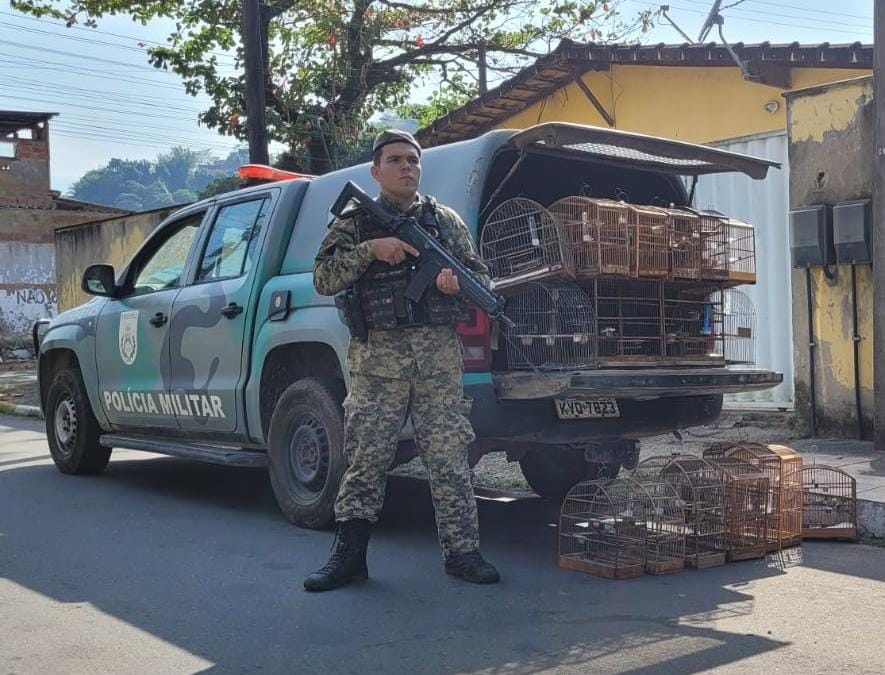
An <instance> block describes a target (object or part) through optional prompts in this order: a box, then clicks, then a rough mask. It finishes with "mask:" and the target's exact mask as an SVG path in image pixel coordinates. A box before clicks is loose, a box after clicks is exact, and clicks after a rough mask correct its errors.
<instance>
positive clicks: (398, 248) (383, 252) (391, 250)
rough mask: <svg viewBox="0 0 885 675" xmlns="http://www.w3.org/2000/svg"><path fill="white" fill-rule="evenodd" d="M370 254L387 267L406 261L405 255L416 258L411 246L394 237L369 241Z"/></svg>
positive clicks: (415, 252) (416, 252)
mask: <svg viewBox="0 0 885 675" xmlns="http://www.w3.org/2000/svg"><path fill="white" fill-rule="evenodd" d="M370 241H371V242H372V243H371V246H372V254H373V255H374V256H375V257H376V258H377V259H378V260H383V261H384V262H386V263H387V264H388V265H399V264H400V263H401V262H402V261H403V260H405V259H406V254H407V253H408V254H409V255H413V256H415V257H417V256H418V251H416V250H415V249H414V248H413V247H412V246H409V245H408V244H407V243H406V242H404V241H401V240H399V239H397V238H396V237H382V238H381V239H371V240H370Z"/></svg>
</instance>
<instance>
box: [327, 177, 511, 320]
mask: <svg viewBox="0 0 885 675" xmlns="http://www.w3.org/2000/svg"><path fill="white" fill-rule="evenodd" d="M350 202H355V203H356V204H357V205H358V206H359V207H360V208H361V209H362V210H363V211H365V212H366V213H368V214H369V215H370V216H372V218H374V219H375V220H376V222H378V224H380V225H381V226H382V227H384V228H385V229H387V230H389V231H390V233H391V234H392V235H395V236H396V237H398V238H399V239H401V240H402V241H404V242H406V243H407V244H410V245H411V246H413V247H414V248H415V249H417V250H418V252H419V253H420V255H419V256H418V258H417V260H416V262H415V265H416V267H417V268H418V270H417V274H416V275H415V277H414V278H413V279H412V282H411V283H410V284H409V287H408V289H407V290H406V297H408V298H409V300H412V301H413V302H414V301H417V300H419V299H420V298H421V295H422V294H423V293H424V291H425V290H426V289H427V287H428V286H429V285H430V284H431V283H433V282H434V281H435V280H436V276H437V275H438V274H439V271H440V270H442V269H445V268H448V269H451V270H452V272H453V273H454V274H455V276H457V277H458V283H459V285H460V287H461V293H462V294H463V296H464V297H465V298H467V299H468V300H469V301H470V302H472V303H473V304H474V305H476V306H477V307H479V308H480V309H481V310H483V311H484V312H485V313H486V314H488V315H489V316H490V317H491V318H492V319H496V320H499V321H502V322H503V323H505V324H507V325H508V326H510V325H512V322H511V321H510V319H509V318H508V317H507V316H505V315H504V304H505V301H504V298H503V297H501V296H500V295H498V294H497V293H494V292H493V291H491V290H490V289H489V288H487V287H486V286H485V284H483V283H482V281H481V280H480V279H479V278H477V276H476V274H475V273H474V272H473V271H472V270H470V269H468V268H467V267H466V266H465V265H464V264H463V263H462V262H461V261H460V260H458V259H457V258H456V257H455V256H453V255H452V254H451V253H449V252H448V251H447V250H446V249H445V248H443V247H442V246H441V245H440V244H439V242H438V241H437V240H436V239H434V238H433V237H432V236H431V235H430V233H428V232H427V231H426V230H424V228H422V227H421V226H420V225H419V224H418V221H417V220H415V219H414V218H412V217H409V216H406V215H403V214H400V213H392V212H391V211H388V210H387V209H386V208H384V207H383V206H382V205H381V204H379V203H378V202H377V201H375V200H374V199H372V198H371V197H370V196H369V195H368V194H366V193H365V192H364V191H363V190H362V189H361V188H360V187H359V186H358V185H356V184H355V183H353V182H352V181H347V184H346V185H345V186H344V189H342V190H341V194H339V195H338V198H337V199H336V200H335V203H334V204H333V205H332V209H331V212H332V215H333V216H336V217H341V216H342V215H346V213H345V209H346V208H347V205H348V204H349V203H350Z"/></svg>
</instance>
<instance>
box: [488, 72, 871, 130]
mask: <svg viewBox="0 0 885 675" xmlns="http://www.w3.org/2000/svg"><path fill="white" fill-rule="evenodd" d="M868 74H870V71H869V70H843V69H825V68H796V69H794V70H793V74H792V75H793V87H794V88H795V89H799V88H803V87H809V86H812V85H816V84H822V83H826V82H834V81H837V80H844V79H847V78H852V77H858V76H860V75H868ZM583 80H584V82H585V83H586V84H587V86H588V87H589V88H590V90H591V91H592V92H593V93H594V94H595V95H596V97H597V98H598V99H599V100H600V102H602V104H603V106H604V107H605V109H606V110H607V111H608V112H609V114H611V115H612V116H613V117H614V118H615V122H616V127H617V128H618V129H624V130H627V131H635V132H640V133H646V134H651V135H656V136H665V137H667V138H678V139H681V140H685V141H691V142H695V143H708V142H711V141H718V140H723V139H727V138H738V137H740V136H749V135H752V134H758V133H763V132H768V131H778V130H782V129H785V128H786V126H787V118H786V105H785V104H784V100H783V98H782V97H781V93H782V91H781V90H780V89H777V88H775V87H769V86H765V85H760V84H754V83H751V82H747V81H746V80H744V79H743V78H742V77H741V74H740V71H739V70H738V69H737V68H723V67H707V68H704V67H700V68H694V67H667V66H624V65H615V66H612V69H611V71H596V72H590V73H586V74H585V75H584V76H583ZM769 101H775V102H777V104H778V106H779V108H778V110H777V112H775V113H770V112H767V111H766V110H765V107H764V106H765V104H766V103H768V102H769ZM552 121H561V122H577V123H581V124H594V125H600V126H607V124H606V122H605V120H604V119H603V118H602V116H601V115H600V114H599V113H598V112H597V111H596V108H594V107H593V104H592V103H590V101H589V100H588V99H587V97H586V96H585V95H584V93H583V92H582V91H581V89H580V88H579V87H578V85H577V84H574V83H573V84H570V85H568V86H566V87H564V88H563V89H560V90H559V91H557V92H556V93H554V94H553V95H551V96H550V97H548V98H546V99H544V100H542V101H540V102H538V103H535V104H534V105H532V106H530V107H529V108H527V109H526V110H524V111H523V112H521V113H519V114H517V115H514V116H513V117H511V118H509V119H507V120H505V121H504V122H502V123H501V124H500V125H499V126H500V128H516V129H523V128H526V127H529V126H532V125H534V124H539V123H541V122H552Z"/></svg>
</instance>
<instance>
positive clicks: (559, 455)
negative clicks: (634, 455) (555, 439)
mask: <svg viewBox="0 0 885 675" xmlns="http://www.w3.org/2000/svg"><path fill="white" fill-rule="evenodd" d="M519 467H520V468H521V469H522V475H523V476H524V477H525V480H526V482H527V483H528V484H529V486H530V487H531V488H532V490H534V491H535V493H536V494H537V495H538V496H540V497H543V498H544V499H547V500H549V501H553V502H561V501H562V500H563V499H564V498H565V496H566V494H568V491H569V490H570V489H571V488H572V487H574V486H575V485H576V484H577V483H580V482H581V481H583V480H595V479H597V478H614V477H615V476H617V475H618V471H620V469H621V465H620V463H618V462H612V463H606V464H597V463H595V462H588V461H586V460H585V459H584V453H583V451H581V450H574V449H571V448H557V447H550V448H544V449H539V450H530V451H529V452H527V453H526V454H525V455H524V456H523V458H522V459H521V460H519Z"/></svg>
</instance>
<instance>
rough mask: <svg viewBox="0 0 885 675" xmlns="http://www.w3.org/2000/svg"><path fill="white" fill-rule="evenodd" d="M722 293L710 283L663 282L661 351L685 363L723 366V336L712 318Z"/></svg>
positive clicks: (674, 359) (720, 310)
mask: <svg viewBox="0 0 885 675" xmlns="http://www.w3.org/2000/svg"><path fill="white" fill-rule="evenodd" d="M721 314H722V294H721V293H718V292H715V291H713V287H711V286H683V285H670V284H664V349H665V351H664V354H665V356H666V357H667V359H668V360H670V361H673V362H676V363H679V364H682V365H688V364H690V363H696V364H699V365H712V364H715V365H724V363H725V360H724V356H723V352H724V346H723V336H722V331H721V326H719V325H717V324H716V317H718V316H721Z"/></svg>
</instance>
